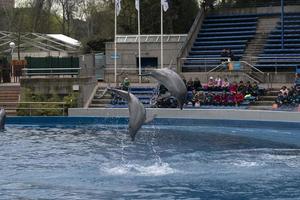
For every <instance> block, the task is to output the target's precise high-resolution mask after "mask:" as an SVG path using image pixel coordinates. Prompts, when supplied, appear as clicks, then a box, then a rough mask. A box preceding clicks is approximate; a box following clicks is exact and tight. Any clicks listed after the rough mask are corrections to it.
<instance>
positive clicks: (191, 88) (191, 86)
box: [186, 78, 194, 91]
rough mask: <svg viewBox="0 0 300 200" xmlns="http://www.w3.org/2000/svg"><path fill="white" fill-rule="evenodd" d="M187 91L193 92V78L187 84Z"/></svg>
mask: <svg viewBox="0 0 300 200" xmlns="http://www.w3.org/2000/svg"><path fill="white" fill-rule="evenodd" d="M186 87H187V91H193V89H194V81H193V79H192V78H190V79H189V81H188V82H187V84H186Z"/></svg>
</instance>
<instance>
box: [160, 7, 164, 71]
mask: <svg viewBox="0 0 300 200" xmlns="http://www.w3.org/2000/svg"><path fill="white" fill-rule="evenodd" d="M160 32H161V38H160V64H161V68H164V50H163V48H164V43H163V40H164V35H163V34H164V16H163V5H162V3H160Z"/></svg>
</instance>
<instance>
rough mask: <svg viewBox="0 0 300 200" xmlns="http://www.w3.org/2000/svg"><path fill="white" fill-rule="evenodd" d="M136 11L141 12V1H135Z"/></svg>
mask: <svg viewBox="0 0 300 200" xmlns="http://www.w3.org/2000/svg"><path fill="white" fill-rule="evenodd" d="M135 9H136V10H140V0H135Z"/></svg>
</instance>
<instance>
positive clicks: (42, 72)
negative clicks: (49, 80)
mask: <svg viewBox="0 0 300 200" xmlns="http://www.w3.org/2000/svg"><path fill="white" fill-rule="evenodd" d="M80 69H81V68H80V67H79V68H23V69H22V74H23V76H52V75H57V76H65V75H71V76H72V75H76V76H78V75H79V70H80Z"/></svg>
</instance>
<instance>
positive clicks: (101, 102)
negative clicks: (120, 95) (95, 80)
mask: <svg viewBox="0 0 300 200" xmlns="http://www.w3.org/2000/svg"><path fill="white" fill-rule="evenodd" d="M104 91H105V87H98V89H97V91H96V94H95V95H94V98H93V99H92V101H91V104H90V105H89V108H105V107H107V105H108V104H110V103H111V100H112V96H111V94H110V93H109V92H106V93H105V94H103V93H104Z"/></svg>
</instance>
